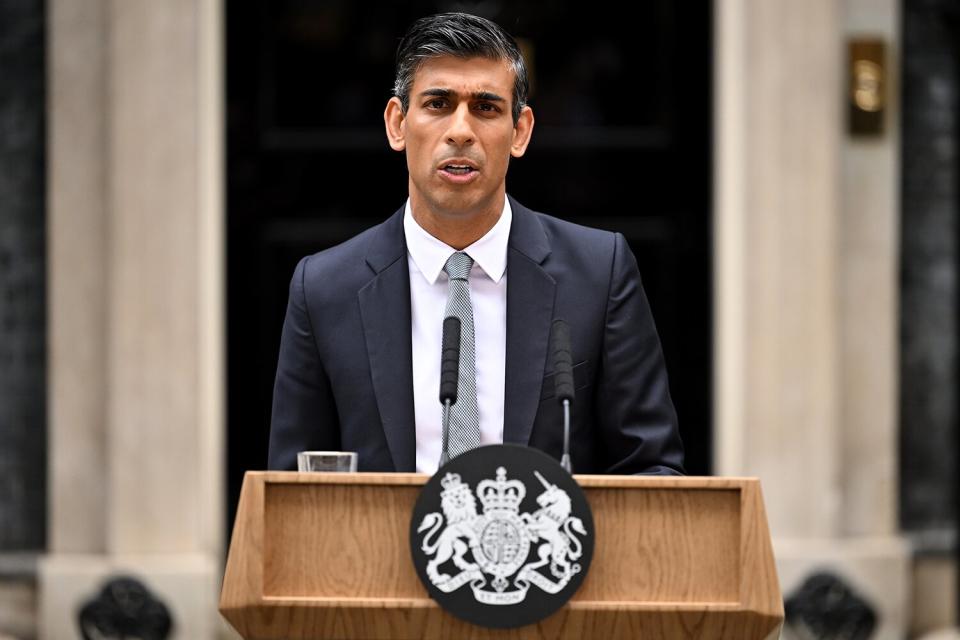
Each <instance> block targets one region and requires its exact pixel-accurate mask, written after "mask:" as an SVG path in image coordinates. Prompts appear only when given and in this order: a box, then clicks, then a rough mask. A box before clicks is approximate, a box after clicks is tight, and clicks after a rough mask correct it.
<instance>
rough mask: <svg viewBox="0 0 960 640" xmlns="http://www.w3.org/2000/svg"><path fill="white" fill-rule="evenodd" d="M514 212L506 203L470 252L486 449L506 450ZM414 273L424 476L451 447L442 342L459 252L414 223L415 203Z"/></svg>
mask: <svg viewBox="0 0 960 640" xmlns="http://www.w3.org/2000/svg"><path fill="white" fill-rule="evenodd" d="M512 219H513V212H512V211H511V210H510V203H509V201H508V200H507V199H506V198H504V199H503V213H502V214H501V215H500V219H499V220H498V221H497V223H496V224H495V225H493V228H492V229H490V231H488V232H487V233H486V234H485V235H484V236H483V237H482V238H480V239H479V240H477V241H476V242H474V243H473V244H471V245H470V246H469V247H467V248H465V249H464V250H463V251H464V252H465V253H466V254H467V255H469V256H470V257H471V258H473V261H474V262H473V268H472V269H471V270H470V281H469V282H470V301H471V303H472V304H473V326H474V340H475V348H476V367H477V407H478V408H479V410H480V444H481V445H485V444H499V443H501V442H503V396H504V375H505V367H506V356H507V273H506V271H507V240H508V239H509V236H510V223H511V221H512ZM403 231H404V235H405V236H406V239H407V265H408V267H409V269H410V311H411V313H410V317H411V328H412V333H413V335H412V347H413V407H414V418H415V422H416V428H417V471H419V472H421V473H431V474H432V473H434V472H435V471H436V470H437V466H438V464H439V462H440V451H441V449H442V446H443V405H441V404H440V342H441V340H442V336H443V314H444V311H445V309H446V305H447V282H448V278H447V274H446V272H445V271H444V270H443V266H444V265H445V264H446V263H447V259H448V258H449V257H450V256H451V255H452V254H453V253H455V252H456V249H454V248H453V247H451V246H449V245H446V244H444V243H443V242H441V241H440V240H437V239H436V238H434V237H433V236H432V235H430V234H429V233H427V232H426V231H424V229H423V227H421V226H420V225H419V224H417V221H416V220H414V219H413V213H412V211H411V209H410V200H409V199H408V200H407V205H406V211H405V212H404V217H403Z"/></svg>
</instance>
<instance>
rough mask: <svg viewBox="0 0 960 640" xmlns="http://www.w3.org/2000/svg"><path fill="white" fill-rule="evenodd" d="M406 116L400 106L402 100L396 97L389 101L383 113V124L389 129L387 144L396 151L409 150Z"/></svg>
mask: <svg viewBox="0 0 960 640" xmlns="http://www.w3.org/2000/svg"><path fill="white" fill-rule="evenodd" d="M406 119H407V116H406V114H404V113H403V106H402V105H401V104H400V98H397V97H396V96H394V97H392V98H390V100H389V101H387V108H386V109H384V111H383V124H384V125H385V126H386V128H387V142H389V143H390V148H391V149H393V150H394V151H403V150H404V149H406V148H407V141H406V138H405V137H404V129H405V126H404V125H405V121H406Z"/></svg>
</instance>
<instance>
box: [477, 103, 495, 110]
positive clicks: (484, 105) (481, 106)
mask: <svg viewBox="0 0 960 640" xmlns="http://www.w3.org/2000/svg"><path fill="white" fill-rule="evenodd" d="M477 110H478V111H488V112H490V111H496V110H497V107H496V105H492V104H490V103H489V102H481V103H479V104H478V105H477Z"/></svg>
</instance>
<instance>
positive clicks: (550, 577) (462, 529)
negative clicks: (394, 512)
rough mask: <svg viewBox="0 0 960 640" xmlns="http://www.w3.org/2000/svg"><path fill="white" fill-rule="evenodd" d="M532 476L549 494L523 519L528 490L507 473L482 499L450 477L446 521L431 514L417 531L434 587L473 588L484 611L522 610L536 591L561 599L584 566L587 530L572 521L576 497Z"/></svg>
mask: <svg viewBox="0 0 960 640" xmlns="http://www.w3.org/2000/svg"><path fill="white" fill-rule="evenodd" d="M532 473H533V475H534V476H535V479H536V481H537V482H538V483H539V485H540V486H541V487H542V488H543V490H542V492H540V493H539V494H538V495H537V496H536V504H537V505H538V507H539V508H537V509H536V510H534V511H533V512H532V513H522V512H521V504H522V503H523V500H524V498H525V497H526V494H527V487H526V486H525V485H524V483H523V482H522V481H520V480H519V479H507V469H506V468H505V467H503V466H500V467H498V468H497V470H496V477H495V479H484V480H482V481H481V482H479V483H478V484H477V488H476V492H475V493H474V492H473V491H472V490H471V489H470V486H469V485H468V484H467V483H466V482H464V481H463V480H462V479H461V477H460V475H459V474H457V473H451V472H447V473H445V474H444V475H443V477H442V478H441V480H440V484H441V486H442V487H443V489H442V491H441V492H440V508H441V511H442V514H441V513H439V512H430V513H427V514H426V515H425V516H424V517H423V519H422V520H421V522H420V524H419V526H418V527H417V535H419V536H422V538H421V539H420V548H421V550H422V551H423V553H424V554H425V555H426V556H427V558H429V560H428V562H427V565H426V575H427V577H428V579H429V580H430V582H431V583H432V584H433V586H434V587H436V588H437V589H438V590H440V591H441V592H443V593H451V592H453V591H456V590H457V589H460V588H461V587H463V586H464V585H467V584H469V587H470V590H471V591H472V592H473V596H474V598H475V599H476V601H477V602H479V603H482V604H487V605H512V604H517V603H519V602H522V601H523V600H524V599H525V598H526V596H527V592H528V590H529V589H530V587H531V586H534V587H537V588H538V589H541V590H543V591H545V592H547V593H550V594H556V593H558V592H560V591H561V590H562V589H563V588H564V587H566V586H567V584H568V583H569V582H570V580H571V578H573V576H575V575H576V574H578V573H579V572H580V571H581V565H580V564H579V563H578V562H577V561H578V560H580V559H581V557H582V555H583V542H582V540H583V538H584V537H585V536H587V529H586V528H585V527H584V523H583V521H582V520H581V518H579V517H577V516H574V515H572V506H571V499H570V495H569V494H568V493H567V492H566V491H564V490H563V489H561V488H560V487H558V486H557V485H555V484H551V483H550V482H548V481H547V480H546V479H545V478H544V477H543V475H541V474H540V473H539V472H538V471H533V472H532ZM531 480H533V479H532V478H531ZM477 501H479V502H480V505H482V513H481V512H478V510H477ZM445 565H446V567H447V570H446V571H444V570H442V567H444V566H445Z"/></svg>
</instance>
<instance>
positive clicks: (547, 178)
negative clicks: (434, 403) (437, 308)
mask: <svg viewBox="0 0 960 640" xmlns="http://www.w3.org/2000/svg"><path fill="white" fill-rule="evenodd" d="M449 4H450V3H443V2H435V3H430V2H412V3H408V4H402V5H401V4H398V3H388V2H365V3H355V2H346V1H343V2H306V1H303V0H275V1H273V2H269V3H267V2H264V3H262V4H260V5H257V4H256V3H247V2H231V3H227V102H228V115H227V120H228V123H227V124H228V134H227V145H228V148H227V163H228V165H227V170H228V184H227V212H228V217H227V229H228V246H227V254H228V319H227V331H228V336H229V339H228V340H229V341H228V371H229V379H228V424H229V431H228V456H229V458H228V460H229V467H228V468H229V481H228V486H229V497H228V504H229V505H230V509H231V513H230V516H231V521H232V509H233V508H234V506H235V505H236V501H237V498H238V495H239V488H240V482H241V480H242V477H243V472H244V471H245V470H248V469H263V468H265V466H266V460H267V441H268V434H269V422H270V402H271V392H272V384H273V376H274V372H275V369H276V358H277V348H278V344H279V339H280V328H281V325H282V322H283V315H284V309H285V304H286V296H287V287H288V284H289V279H290V276H291V274H292V271H293V268H294V266H295V265H296V262H297V260H299V258H301V257H302V256H304V255H307V254H309V253H313V252H316V251H319V250H321V249H323V248H325V247H329V246H332V245H334V244H337V243H339V242H341V241H343V240H345V239H346V238H348V237H350V236H352V235H354V234H355V233H357V232H359V231H361V230H362V229H365V228H367V227H369V226H371V225H373V224H376V223H378V222H380V221H382V220H383V219H385V218H386V217H387V216H388V215H389V214H391V213H392V212H393V211H395V210H396V209H397V208H398V207H399V206H401V205H402V204H403V201H404V198H405V197H406V186H407V183H406V167H405V163H404V158H403V157H402V155H400V154H396V153H394V152H393V151H391V150H390V149H389V147H388V146H387V143H386V139H385V136H384V132H383V124H382V122H383V121H382V113H383V108H384V106H385V104H386V101H387V99H388V98H389V97H390V87H391V86H392V84H393V55H394V50H395V47H396V44H397V41H398V39H399V37H400V36H401V35H402V34H403V32H404V30H405V29H406V27H407V26H408V25H409V23H410V22H411V21H412V20H413V19H415V18H417V17H420V16H422V15H427V14H431V13H436V12H438V11H443V10H447V9H448V8H449V7H448V6H447V5H449ZM453 4H454V5H456V6H457V7H460V8H462V9H464V10H467V11H469V10H470V7H471V6H475V12H476V13H481V14H482V15H485V16H486V17H489V18H491V19H493V20H495V21H497V22H498V23H499V24H501V25H503V26H504V27H505V28H506V29H507V30H508V31H510V32H511V33H512V34H513V35H514V36H515V37H517V39H518V41H519V42H520V43H521V46H522V48H523V49H524V52H525V54H526V55H527V59H528V62H529V64H530V67H531V71H532V81H533V91H532V95H531V99H530V104H531V106H532V107H533V109H534V113H535V115H536V127H535V130H534V135H533V141H532V143H531V146H530V148H529V150H528V152H527V155H526V157H524V158H523V159H521V160H520V161H515V162H514V163H513V164H512V166H511V168H510V173H509V175H508V177H507V189H508V191H509V192H510V193H511V194H512V195H513V196H515V197H516V198H517V199H518V200H519V201H520V202H522V203H524V204H525V205H527V206H528V207H531V208H533V209H536V210H538V211H543V212H546V213H550V214H553V215H556V216H558V217H562V218H566V219H569V220H573V221H576V222H580V223H583V224H587V225H590V226H595V227H601V228H606V229H611V230H616V231H620V232H622V233H623V234H624V235H625V236H626V237H627V239H628V240H629V242H630V244H631V246H632V247H633V250H634V252H635V253H636V256H637V260H638V262H639V264H640V272H641V274H642V276H643V280H644V286H645V288H646V291H647V294H648V296H649V298H650V303H651V306H652V307H653V312H654V317H655V319H656V321H657V325H658V328H659V331H660V336H661V339H662V342H663V347H664V351H665V354H666V359H667V367H668V370H669V372H670V380H671V390H672V393H673V397H674V401H675V403H676V406H677V411H678V413H679V416H680V428H681V433H682V435H683V439H684V442H685V444H686V447H687V468H688V471H689V472H690V473H692V474H707V473H709V471H710V451H711V392H710V389H711V388H710V380H711V368H712V358H711V326H712V322H711V271H710V269H711V228H710V211H711V200H710V193H711V189H710V171H711V162H710V150H711V140H710V137H711V130H710V118H711V109H710V104H711V86H710V55H711V23H710V20H711V3H709V2H707V1H700V2H692V1H688V2H683V3H678V2H675V0H655V1H650V2H641V3H635V4H634V5H633V6H632V8H631V11H630V16H629V17H628V16H627V15H625V14H624V13H623V9H622V6H623V5H621V4H619V3H603V2H601V3H600V4H592V3H575V4H573V3H561V2H532V1H530V0H526V1H516V0H514V1H512V2H509V3H506V2H502V3H501V2H476V3H470V2H467V3H463V2H460V3H453Z"/></svg>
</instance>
